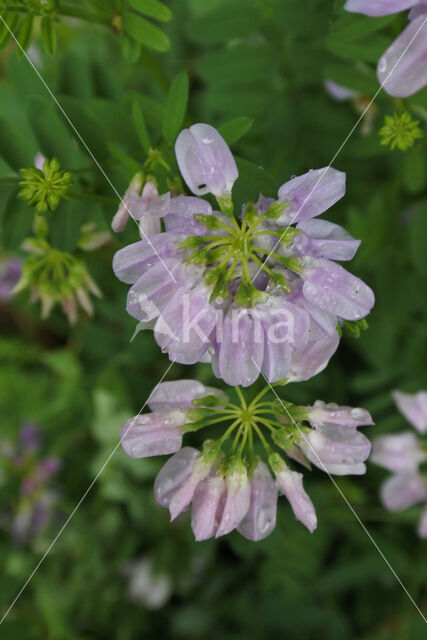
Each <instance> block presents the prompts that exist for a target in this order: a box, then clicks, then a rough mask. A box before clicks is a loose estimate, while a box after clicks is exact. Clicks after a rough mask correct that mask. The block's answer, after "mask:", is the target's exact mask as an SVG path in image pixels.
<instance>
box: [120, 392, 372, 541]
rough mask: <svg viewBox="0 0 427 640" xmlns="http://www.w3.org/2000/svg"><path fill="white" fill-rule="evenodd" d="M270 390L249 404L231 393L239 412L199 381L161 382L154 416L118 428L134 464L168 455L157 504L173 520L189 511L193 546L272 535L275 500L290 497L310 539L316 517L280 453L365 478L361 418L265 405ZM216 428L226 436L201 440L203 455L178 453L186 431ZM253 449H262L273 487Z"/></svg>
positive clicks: (320, 406) (332, 410)
mask: <svg viewBox="0 0 427 640" xmlns="http://www.w3.org/2000/svg"><path fill="white" fill-rule="evenodd" d="M268 391H269V387H265V389H263V390H262V391H261V392H260V393H258V395H257V396H256V397H255V398H254V399H253V400H252V401H251V402H250V403H247V402H246V400H245V398H244V396H243V393H242V391H241V389H240V388H239V387H237V388H236V393H237V396H238V398H239V400H240V405H237V404H233V403H231V402H229V401H228V398H227V397H226V396H225V394H224V393H223V392H221V391H219V390H217V389H214V388H210V387H205V386H204V385H203V384H201V383H200V382H197V381H196V380H179V381H177V382H163V383H161V384H159V385H158V386H157V388H156V389H155V390H154V392H153V393H152V394H151V396H150V399H149V401H148V404H149V407H150V409H151V411H152V412H151V413H148V414H143V415H138V416H136V417H135V418H132V419H130V420H128V421H127V422H126V423H125V424H124V425H123V427H122V431H121V442H122V446H123V448H124V450H125V451H126V452H127V453H128V454H129V455H130V456H132V457H135V458H143V457H147V456H154V455H162V454H171V453H173V454H174V455H173V456H172V457H171V458H170V459H169V460H168V461H167V462H166V464H165V465H164V466H163V468H162V469H161V470H160V472H159V474H158V476H157V478H156V481H155V484H154V494H155V498H156V500H157V502H158V503H159V504H160V505H162V506H163V507H167V508H168V509H169V511H170V515H171V519H172V520H174V519H175V518H176V517H177V516H178V515H180V514H181V513H182V512H183V511H185V510H186V509H187V508H188V507H189V506H190V504H191V524H192V528H193V532H194V535H195V537H196V540H206V539H207V538H211V537H213V536H215V537H220V536H223V535H226V534H227V533H230V532H231V531H232V530H234V529H237V531H239V533H240V534H241V535H243V536H244V537H245V538H248V539H249V540H254V541H256V540H261V539H262V538H265V537H266V536H268V535H269V534H270V533H271V532H272V530H273V529H274V526H275V522H276V509H277V496H278V492H281V493H283V494H284V495H285V496H286V497H287V499H288V501H289V503H290V505H291V507H292V510H293V512H294V514H295V517H296V518H297V519H298V520H300V521H301V522H302V523H303V524H304V525H305V526H306V527H307V528H308V529H309V531H311V532H312V531H314V529H315V528H316V525H317V518H316V512H315V508H314V506H313V504H312V502H311V500H310V498H309V497H308V495H307V493H306V492H305V490H304V488H303V484H302V480H303V476H302V474H301V473H298V472H296V471H293V470H292V469H291V468H290V467H289V465H288V463H287V462H285V460H284V459H283V458H282V456H281V455H280V454H279V452H278V449H280V450H282V451H283V452H284V453H285V454H286V455H287V457H288V459H292V460H293V461H296V462H297V463H299V464H301V465H304V466H306V467H308V468H310V462H312V463H313V464H315V465H316V466H318V467H319V468H321V469H322V470H324V471H326V472H328V473H330V474H336V475H344V474H362V473H364V472H365V470H366V468H365V464H364V461H365V460H366V459H367V457H368V456H369V453H370V448H371V447H370V442H369V440H368V439H367V438H366V437H365V436H364V435H363V434H362V433H360V432H359V431H358V429H357V427H359V426H362V425H370V424H373V422H372V418H371V416H370V415H369V413H368V412H367V411H365V410H363V409H352V408H350V407H338V406H337V405H334V404H325V403H323V402H320V401H318V402H316V403H315V404H314V406H312V407H303V406H295V405H293V404H291V403H289V402H286V403H284V402H281V401H278V400H276V401H270V402H266V401H262V398H263V396H264V395H265V394H266V393H267V392H268ZM219 424H223V425H225V427H224V428H223V433H222V436H221V437H220V438H219V439H218V440H216V441H214V440H206V441H205V442H204V445H203V449H202V451H201V452H199V451H198V450H197V449H195V448H193V447H188V446H185V447H182V440H183V435H184V434H185V433H186V432H195V431H199V430H201V429H204V428H206V427H207V426H213V425H219ZM230 440H231V444H230V446H229V447H228V450H225V446H226V443H227V442H228V441H230ZM255 440H257V441H259V443H260V444H261V445H262V447H263V448H264V451H265V454H266V459H267V462H268V465H269V467H270V469H271V471H272V472H273V475H274V477H275V480H273V477H272V475H271V472H270V470H269V467H268V466H267V464H265V462H264V461H263V460H262V459H261V458H260V456H259V455H258V453H257V451H256V447H255ZM257 443H258V442H257ZM257 443H256V444H257Z"/></svg>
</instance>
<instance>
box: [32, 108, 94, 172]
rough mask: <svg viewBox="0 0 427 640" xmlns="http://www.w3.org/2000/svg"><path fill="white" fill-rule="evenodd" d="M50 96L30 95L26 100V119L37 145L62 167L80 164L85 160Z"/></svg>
mask: <svg viewBox="0 0 427 640" xmlns="http://www.w3.org/2000/svg"><path fill="white" fill-rule="evenodd" d="M48 100H50V98H47V99H45V98H41V97H39V96H31V97H30V98H29V100H28V107H27V113H28V120H29V123H30V124H31V128H32V130H33V132H34V135H35V137H36V140H37V143H38V145H39V151H41V153H43V154H44V155H45V156H46V157H47V158H52V157H55V158H58V160H59V162H60V163H61V165H63V166H64V167H67V168H69V167H74V166H81V165H82V163H84V162H85V161H86V160H85V158H84V157H83V156H82V155H81V153H80V151H79V149H77V148H76V145H75V143H74V140H73V139H72V138H71V136H70V135H69V132H68V130H67V127H66V126H65V124H64V123H63V121H62V120H61V118H60V117H59V115H58V112H57V110H56V109H55V106H54V105H53V104H52V103H51V102H48Z"/></svg>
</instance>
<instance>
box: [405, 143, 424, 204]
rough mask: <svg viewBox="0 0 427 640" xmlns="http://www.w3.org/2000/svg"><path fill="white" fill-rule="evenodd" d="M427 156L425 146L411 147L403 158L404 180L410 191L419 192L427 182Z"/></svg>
mask: <svg viewBox="0 0 427 640" xmlns="http://www.w3.org/2000/svg"><path fill="white" fill-rule="evenodd" d="M426 174H427V167H426V158H425V151H424V149H423V147H421V146H417V147H413V148H412V149H409V151H407V152H406V153H405V156H404V158H403V182H404V184H405V187H406V188H407V189H408V191H409V192H410V193H419V192H420V191H422V190H423V188H424V185H425V183H426Z"/></svg>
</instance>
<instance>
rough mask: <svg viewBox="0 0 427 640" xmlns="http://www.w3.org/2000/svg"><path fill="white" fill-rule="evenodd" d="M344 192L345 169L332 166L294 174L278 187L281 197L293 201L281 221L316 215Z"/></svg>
mask: <svg viewBox="0 0 427 640" xmlns="http://www.w3.org/2000/svg"><path fill="white" fill-rule="evenodd" d="M344 194H345V173H343V172H342V171H337V170H336V169H333V168H332V167H323V168H322V169H316V170H311V171H309V172H308V173H305V174H304V175H302V176H297V177H296V178H292V180H289V182H285V184H283V185H282V186H281V187H280V189H279V201H280V202H290V206H289V207H287V208H286V209H285V211H284V212H283V213H282V215H281V216H280V218H278V220H277V222H278V223H285V224H286V223H288V224H292V223H293V222H299V221H300V220H304V219H306V218H313V217H315V216H318V215H320V214H321V213H324V211H326V210H327V209H329V208H330V207H332V205H334V204H335V203H336V202H338V200H340V199H341V198H342V197H343V196H344Z"/></svg>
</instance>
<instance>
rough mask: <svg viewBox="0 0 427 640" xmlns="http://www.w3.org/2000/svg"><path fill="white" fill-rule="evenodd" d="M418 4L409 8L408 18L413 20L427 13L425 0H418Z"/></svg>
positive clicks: (426, 0)
mask: <svg viewBox="0 0 427 640" xmlns="http://www.w3.org/2000/svg"><path fill="white" fill-rule="evenodd" d="M418 2H419V4H418V5H417V6H416V7H414V8H413V9H411V10H410V12H409V16H408V17H409V20H415V18H418V17H419V16H426V15H427V0H418Z"/></svg>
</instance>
